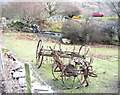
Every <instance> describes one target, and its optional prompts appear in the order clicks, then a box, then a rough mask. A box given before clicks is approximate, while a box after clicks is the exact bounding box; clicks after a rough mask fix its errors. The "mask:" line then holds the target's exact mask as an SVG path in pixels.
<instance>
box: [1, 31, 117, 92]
mask: <svg viewBox="0 0 120 95" xmlns="http://www.w3.org/2000/svg"><path fill="white" fill-rule="evenodd" d="M11 35H21V34H17V33H11ZM23 35H24V34H23ZM25 35H33V34H30V33H29V34H25ZM0 40H3V41H4V42H5V44H4V46H6V47H8V48H10V50H12V51H14V52H15V53H16V55H17V57H18V58H20V59H22V60H28V61H29V62H30V61H31V60H33V61H34V62H33V63H35V52H36V46H37V41H29V40H24V39H15V38H11V36H4V37H3V38H0ZM48 45H49V46H51V47H53V46H54V45H55V43H52V42H44V48H47V46H48ZM58 47H59V46H57V47H56V49H58ZM75 47H76V50H75V51H78V49H79V46H75ZM61 48H62V50H64V51H65V50H66V48H68V51H72V50H73V48H74V46H72V45H62V46H61ZM91 48H92V49H91V52H90V53H89V55H102V56H103V57H104V56H111V57H110V58H109V59H107V60H101V59H99V58H94V64H93V69H94V70H95V72H96V73H97V75H98V77H97V78H90V81H91V83H90V85H89V86H88V87H84V86H80V88H79V89H69V90H68V89H66V88H65V87H64V85H63V84H62V82H61V81H54V80H53V76H52V68H51V67H52V64H53V62H52V61H50V60H51V58H47V57H45V59H48V60H47V61H44V62H43V63H44V64H43V65H42V67H41V68H40V69H37V68H36V67H35V68H36V70H37V71H38V73H39V75H41V77H43V79H44V80H45V81H46V82H47V83H48V84H49V85H52V89H54V90H58V89H59V90H60V92H65V93H117V92H116V91H117V88H116V86H117V81H118V59H117V58H113V57H114V55H116V56H118V50H117V49H112V48H95V47H91ZM33 65H34V64H33ZM34 66H35V65H34Z"/></svg>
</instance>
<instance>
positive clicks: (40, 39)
mask: <svg viewBox="0 0 120 95" xmlns="http://www.w3.org/2000/svg"><path fill="white" fill-rule="evenodd" d="M41 41H42V40H41V39H40V40H39V41H38V44H37V49H36V59H37V55H38V48H39V45H40V42H41Z"/></svg>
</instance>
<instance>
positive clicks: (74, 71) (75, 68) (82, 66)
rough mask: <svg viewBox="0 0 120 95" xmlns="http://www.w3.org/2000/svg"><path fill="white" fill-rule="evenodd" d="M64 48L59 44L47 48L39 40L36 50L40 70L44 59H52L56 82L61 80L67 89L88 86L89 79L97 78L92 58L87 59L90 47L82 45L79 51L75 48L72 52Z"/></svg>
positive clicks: (78, 48)
mask: <svg viewBox="0 0 120 95" xmlns="http://www.w3.org/2000/svg"><path fill="white" fill-rule="evenodd" d="M61 47H62V48H61ZM64 47H65V46H64V45H63V46H61V44H58V43H56V44H55V45H54V46H50V45H47V46H46V45H45V44H44V43H43V41H42V40H39V41H38V44H37V49H36V63H37V64H38V68H40V67H41V65H42V64H43V60H44V57H52V59H53V64H52V75H53V77H54V79H55V80H61V81H62V83H63V84H64V85H65V86H66V87H67V88H73V87H77V88H79V87H80V85H83V84H85V86H88V85H89V81H88V77H89V76H91V77H97V75H96V74H95V73H94V71H93V68H92V63H93V62H92V61H93V60H92V58H91V57H90V58H87V54H88V52H89V50H90V47H89V46H84V45H82V46H78V47H77V49H76V47H75V46H73V48H70V50H67V49H66V50H63V48H64ZM71 49H72V51H71ZM62 58H64V60H62Z"/></svg>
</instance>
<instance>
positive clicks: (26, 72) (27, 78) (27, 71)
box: [25, 63, 32, 93]
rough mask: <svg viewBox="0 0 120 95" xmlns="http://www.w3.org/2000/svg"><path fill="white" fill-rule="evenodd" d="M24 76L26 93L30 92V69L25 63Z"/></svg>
mask: <svg viewBox="0 0 120 95" xmlns="http://www.w3.org/2000/svg"><path fill="white" fill-rule="evenodd" d="M25 76H26V84H27V93H32V92H31V80H30V69H29V64H27V63H25Z"/></svg>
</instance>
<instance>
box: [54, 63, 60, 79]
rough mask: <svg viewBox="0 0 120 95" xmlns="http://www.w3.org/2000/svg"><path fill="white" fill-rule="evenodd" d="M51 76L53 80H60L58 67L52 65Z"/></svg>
mask: <svg viewBox="0 0 120 95" xmlns="http://www.w3.org/2000/svg"><path fill="white" fill-rule="evenodd" d="M52 75H53V77H54V79H55V80H60V76H61V70H60V69H59V67H58V66H57V64H55V63H54V64H53V65H52Z"/></svg>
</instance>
